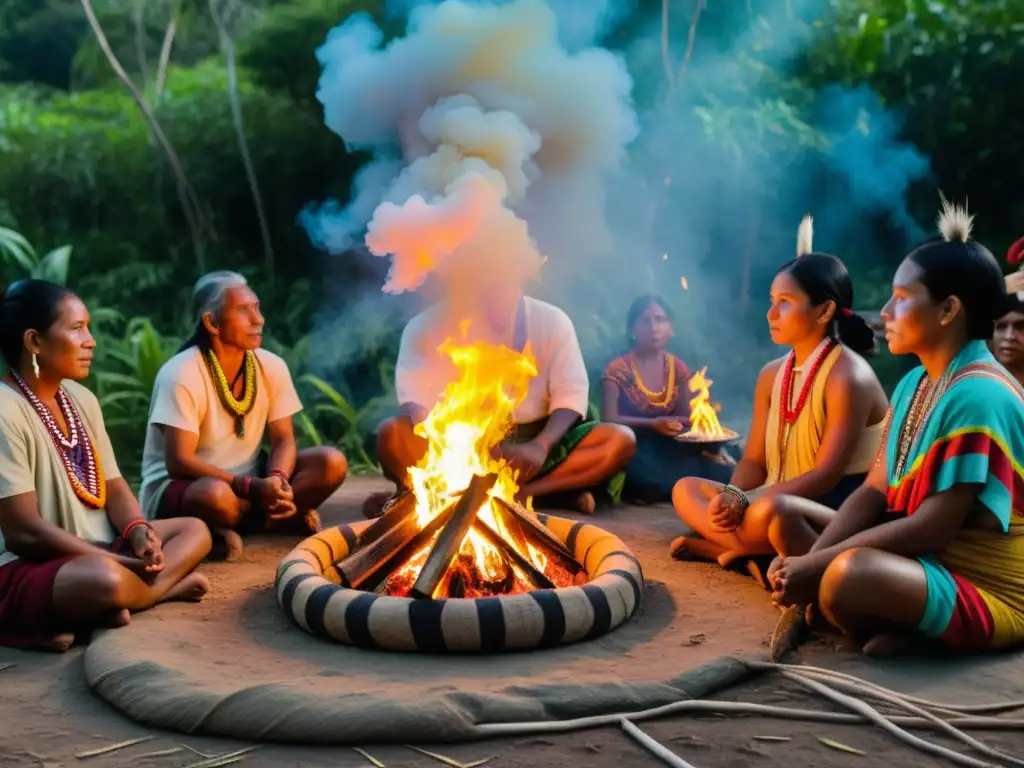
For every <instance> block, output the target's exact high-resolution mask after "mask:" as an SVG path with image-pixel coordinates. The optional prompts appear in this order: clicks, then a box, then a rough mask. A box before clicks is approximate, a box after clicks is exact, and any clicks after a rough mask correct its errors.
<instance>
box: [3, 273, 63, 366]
mask: <svg viewBox="0 0 1024 768" xmlns="http://www.w3.org/2000/svg"><path fill="white" fill-rule="evenodd" d="M68 296H74V293H73V292H72V291H70V290H68V289H67V288H65V287H64V286H63V285H60V284H59V283H53V282H50V281H49V280H34V279H33V280H19V281H18V282H16V283H12V284H11V285H10V286H8V288H7V290H6V291H5V292H4V297H3V300H2V301H0V354H2V355H3V359H4V362H5V363H6V364H7V367H8V369H10V370H12V371H16V370H17V369H18V366H19V364H20V363H21V356H22V354H24V352H25V332H26V331H29V330H34V331H37V332H38V333H40V334H41V335H43V336H45V335H46V332H47V331H49V330H50V328H52V327H53V324H54V323H55V322H57V318H58V317H60V303H61V301H63V300H64V299H66V298H67V297H68Z"/></svg>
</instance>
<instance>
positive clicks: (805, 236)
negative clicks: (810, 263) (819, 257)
mask: <svg viewBox="0 0 1024 768" xmlns="http://www.w3.org/2000/svg"><path fill="white" fill-rule="evenodd" d="M813 252H814V217H813V216H811V214H809V213H805V214H804V217H803V219H801V221H800V227H799V228H798V229H797V231H796V257H797V258H798V259H799V258H800V257H801V256H806V255H807V254H809V253H813Z"/></svg>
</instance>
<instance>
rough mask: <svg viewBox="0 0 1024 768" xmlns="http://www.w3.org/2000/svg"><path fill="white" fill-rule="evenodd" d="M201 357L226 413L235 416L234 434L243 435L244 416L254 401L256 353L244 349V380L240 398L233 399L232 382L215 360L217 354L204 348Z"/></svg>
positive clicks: (247, 413)
mask: <svg viewBox="0 0 1024 768" xmlns="http://www.w3.org/2000/svg"><path fill="white" fill-rule="evenodd" d="M203 358H204V359H205V360H206V365H207V367H208V368H209V369H210V375H211V376H212V377H213V385H214V388H215V389H216V390H217V395H218V396H219V397H220V402H221V404H222V405H223V406H224V407H225V408H227V409H228V413H231V414H233V415H234V417H235V434H236V435H237V436H238V437H240V438H242V437H245V417H246V416H248V415H249V412H250V411H251V410H252V407H253V405H255V403H256V354H255V353H254V352H252V351H251V350H246V351H245V361H244V362H243V364H242V370H243V371H244V372H245V382H244V384H243V389H242V399H241V400H236V399H235V395H234V393H233V392H232V391H231V390H232V389H233V388H234V387H233V384H229V383H228V378H227V376H225V375H224V369H223V368H221V367H220V362H219V361H218V360H217V355H215V354H214V353H213V350H212V349H208V350H206V353H205V354H204V355H203ZM236 381H237V379H236Z"/></svg>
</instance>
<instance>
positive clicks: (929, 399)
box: [882, 365, 953, 482]
mask: <svg viewBox="0 0 1024 768" xmlns="http://www.w3.org/2000/svg"><path fill="white" fill-rule="evenodd" d="M952 378H953V366H952V365H950V366H949V367H948V368H946V370H945V372H944V373H943V374H942V376H940V377H939V380H938V381H936V382H935V383H934V384H932V382H931V381H930V380H929V379H928V376H927V375H923V376H921V380H920V381H919V382H917V388H916V389H915V390H914V399H913V400H911V401H910V408H909V409H908V410H907V416H906V418H905V419H904V420H903V424H902V425H900V434H899V442H898V443H897V444H896V467H895V471H894V472H893V479H894V480H895V481H896V482H899V481H900V480H901V479H902V478H903V473H904V472H905V471H906V469H907V461H908V460H909V458H910V452H911V449H913V447H914V444H915V443H916V442H917V438H918V435H919V434H920V433H921V431H922V430H923V429H924V426H925V424H927V423H928V417H929V416H931V414H932V411H933V410H934V409H935V405H936V404H937V403H938V402H939V400H941V399H942V396H943V395H944V394H946V390H947V389H949V385H950V381H951V380H952ZM890 427H891V423H887V424H886V426H885V430H884V432H883V434H882V445H883V446H884V445H885V444H886V441H887V440H888V439H889V429H890Z"/></svg>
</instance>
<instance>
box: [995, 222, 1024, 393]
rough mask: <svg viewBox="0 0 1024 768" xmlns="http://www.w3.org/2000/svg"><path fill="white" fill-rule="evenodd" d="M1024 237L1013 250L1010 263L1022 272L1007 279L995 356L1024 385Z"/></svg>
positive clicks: (1011, 250)
mask: <svg viewBox="0 0 1024 768" xmlns="http://www.w3.org/2000/svg"><path fill="white" fill-rule="evenodd" d="M1022 261H1024V237H1022V238H1021V239H1020V240H1018V241H1017V242H1015V243H1014V244H1013V245H1011V246H1010V250H1009V251H1007V253H1006V262H1007V263H1008V264H1010V265H1012V266H1017V267H1018V270H1017V271H1016V272H1012V273H1010V274H1009V275H1007V276H1006V299H1005V301H1004V302H1003V314H1002V315H1001V316H1000V317H999V319H997V320H996V331H995V333H994V334H993V335H992V354H993V355H995V357H996V360H998V361H999V362H1000V363H1002V364H1003V365H1004V366H1005V367H1006V370H1008V371H1009V372H1010V373H1012V374H1013V377H1014V378H1015V379H1017V381H1019V382H1020V383H1021V384H1024V271H1022V270H1024V267H1021V266H1018V265H1020V264H1021V262H1022Z"/></svg>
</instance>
